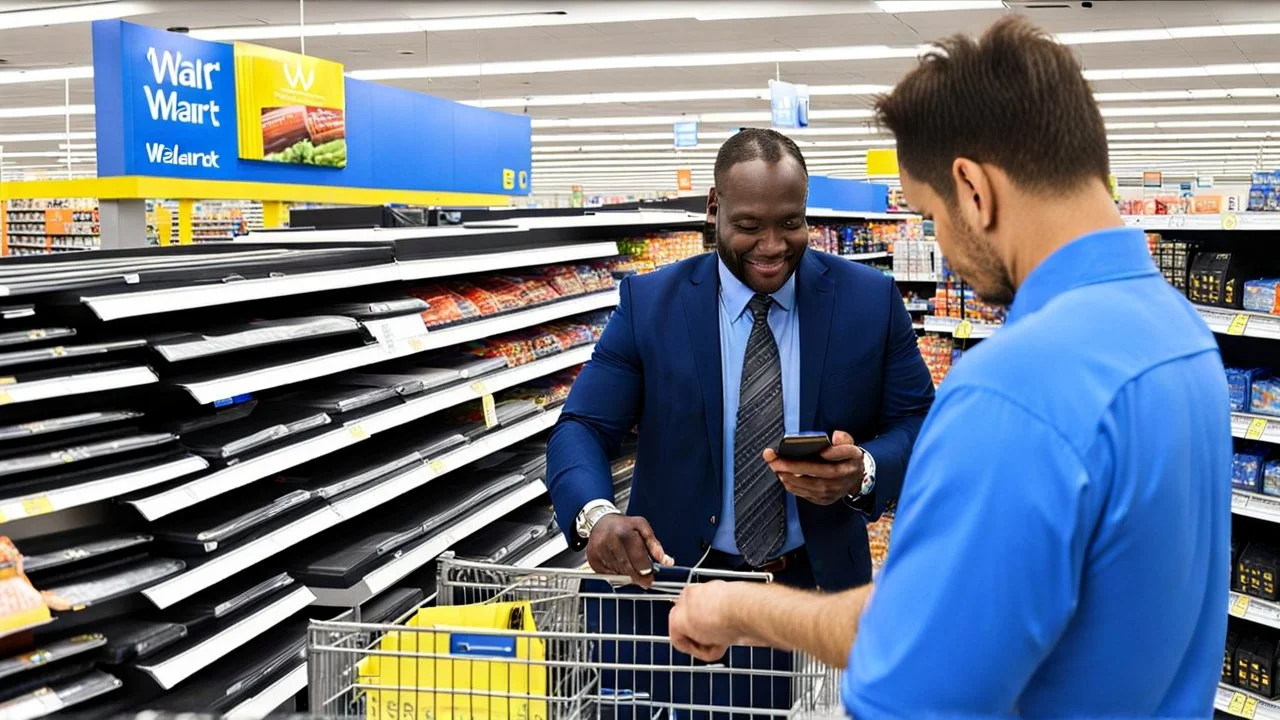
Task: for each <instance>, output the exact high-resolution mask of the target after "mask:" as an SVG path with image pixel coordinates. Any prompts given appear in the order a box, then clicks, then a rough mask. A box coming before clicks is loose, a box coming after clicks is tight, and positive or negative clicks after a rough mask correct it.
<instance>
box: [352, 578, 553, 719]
mask: <svg viewBox="0 0 1280 720" xmlns="http://www.w3.org/2000/svg"><path fill="white" fill-rule="evenodd" d="M406 625H407V626H408V627H410V628H417V629H416V630H397V631H392V632H389V633H387V634H386V635H384V636H383V637H382V639H381V640H380V641H379V642H378V648H377V649H378V650H379V651H381V652H384V653H397V654H396V655H386V654H372V655H370V656H368V657H366V658H364V659H363V660H361V661H360V663H359V666H358V673H359V683H360V686H361V687H363V688H364V695H365V717H366V718H368V720H393V719H394V720H401V719H402V718H426V719H428V720H464V719H465V720H546V717H547V701H546V697H547V666H546V664H545V662H544V661H545V660H546V654H547V651H546V643H545V642H544V641H543V640H540V639H538V638H534V637H528V636H524V635H521V636H515V635H507V634H503V633H492V632H485V633H469V632H467V629H485V630H513V631H518V632H521V633H524V632H533V631H535V630H537V628H536V627H535V625H534V621H533V613H532V612H531V610H530V606H529V603H528V602H507V603H493V604H479V605H459V606H444V607H427V608H422V609H421V610H419V611H418V613H417V614H416V615H414V616H413V618H411V619H410V620H409V622H408V623H406ZM371 686H381V687H382V688H385V689H380V688H377V687H371Z"/></svg>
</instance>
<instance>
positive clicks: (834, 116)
mask: <svg viewBox="0 0 1280 720" xmlns="http://www.w3.org/2000/svg"><path fill="white" fill-rule="evenodd" d="M873 115H874V113H873V112H872V111H871V110H862V109H859V108H848V109H838V110H811V111H810V112H809V119H810V120H858V119H869V118H871V117H872V116H873ZM770 118H771V116H770V114H769V111H768V110H760V111H757V112H718V113H702V114H699V115H634V116H612V117H586V118H534V119H533V127H534V128H536V129H545V128H577V127H633V126H639V125H674V124H675V123H678V122H688V121H690V120H694V121H697V122H699V123H705V124H711V125H714V124H726V123H729V124H732V123H768V122H769V121H770Z"/></svg>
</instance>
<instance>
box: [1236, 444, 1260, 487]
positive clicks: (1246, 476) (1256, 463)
mask: <svg viewBox="0 0 1280 720" xmlns="http://www.w3.org/2000/svg"><path fill="white" fill-rule="evenodd" d="M1266 461H1267V454H1266V453H1265V452H1263V451H1260V450H1241V451H1239V452H1236V453H1235V454H1234V455H1232V456H1231V485H1232V486H1233V487H1236V488H1239V489H1241V490H1248V491H1250V492H1261V491H1262V466H1263V464H1264V463H1266Z"/></svg>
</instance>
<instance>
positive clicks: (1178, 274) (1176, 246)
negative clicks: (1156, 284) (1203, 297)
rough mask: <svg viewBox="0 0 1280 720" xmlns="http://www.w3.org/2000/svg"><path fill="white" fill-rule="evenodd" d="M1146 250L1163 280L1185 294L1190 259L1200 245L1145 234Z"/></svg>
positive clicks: (1155, 234)
mask: <svg viewBox="0 0 1280 720" xmlns="http://www.w3.org/2000/svg"><path fill="white" fill-rule="evenodd" d="M1147 249H1148V250H1150V251H1151V257H1152V259H1153V260H1155V261H1156V267H1158V268H1160V274H1162V275H1164V279H1165V280H1168V281H1169V284H1170V285H1172V286H1174V287H1175V288H1177V289H1178V290H1180V291H1181V292H1182V293H1183V294H1186V292H1187V282H1188V274H1189V272H1190V270H1191V259H1192V257H1193V256H1194V255H1195V254H1196V252H1198V251H1199V249H1200V243H1198V242H1194V241H1187V240H1182V239H1175V238H1166V237H1164V236H1162V235H1160V234H1159V233H1147Z"/></svg>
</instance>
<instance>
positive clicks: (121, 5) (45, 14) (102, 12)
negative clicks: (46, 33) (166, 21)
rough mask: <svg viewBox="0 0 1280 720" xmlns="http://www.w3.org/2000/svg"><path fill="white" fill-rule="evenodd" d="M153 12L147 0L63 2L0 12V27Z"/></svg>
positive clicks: (101, 18) (23, 26)
mask: <svg viewBox="0 0 1280 720" xmlns="http://www.w3.org/2000/svg"><path fill="white" fill-rule="evenodd" d="M156 11H157V8H156V7H155V5H154V4H153V3H147V2H123V1H119V2H94V3H63V5H62V7H51V8H40V9H34V10H8V11H3V12H0V30H13V29H15V28H28V27H42V26H45V25H68V24H70V23H81V22H91V21H93V20H111V19H114V18H122V17H128V16H130V15H146V14H148V13H153V12H156Z"/></svg>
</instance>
